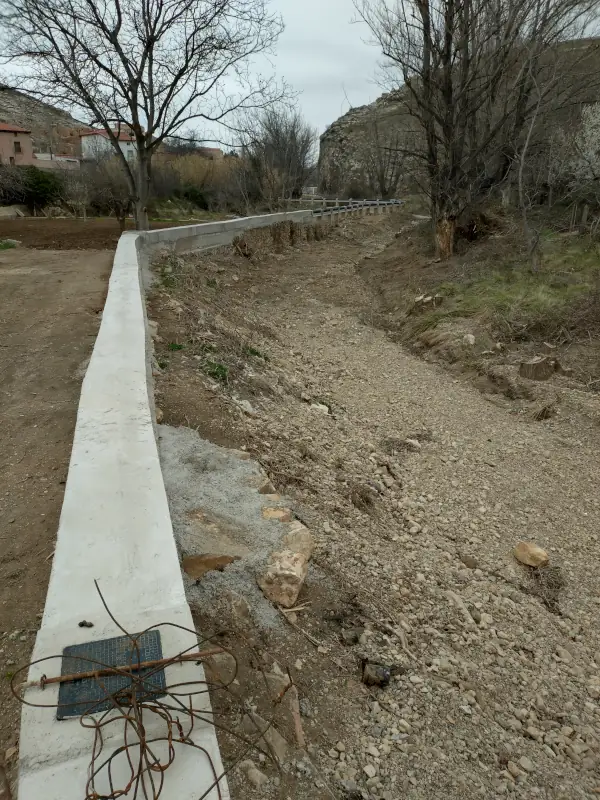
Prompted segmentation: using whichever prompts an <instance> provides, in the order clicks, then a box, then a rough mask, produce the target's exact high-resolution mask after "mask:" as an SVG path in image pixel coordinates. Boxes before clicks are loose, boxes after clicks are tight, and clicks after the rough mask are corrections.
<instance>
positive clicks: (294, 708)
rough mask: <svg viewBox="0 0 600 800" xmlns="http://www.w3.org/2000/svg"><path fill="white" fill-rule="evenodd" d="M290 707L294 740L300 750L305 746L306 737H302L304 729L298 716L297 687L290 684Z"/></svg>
mask: <svg viewBox="0 0 600 800" xmlns="http://www.w3.org/2000/svg"><path fill="white" fill-rule="evenodd" d="M289 694H290V707H291V712H292V718H293V720H294V732H295V734H296V742H297V743H298V747H299V748H300V749H301V750H304V749H305V747H306V739H305V738H304V729H303V727H302V720H301V718H300V700H299V699H298V689H297V688H296V687H295V686H294V685H292V686H290V691H289Z"/></svg>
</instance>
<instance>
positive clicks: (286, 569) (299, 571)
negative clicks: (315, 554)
mask: <svg viewBox="0 0 600 800" xmlns="http://www.w3.org/2000/svg"><path fill="white" fill-rule="evenodd" d="M307 571H308V560H307V558H306V556H305V555H303V554H302V553H294V552H293V551H292V550H281V551H280V552H277V553H272V554H271V558H270V560H269V563H268V565H267V569H266V570H265V572H264V573H263V574H262V575H261V576H260V577H259V578H257V583H258V585H259V586H260V588H261V589H262V592H263V594H264V595H265V597H266V598H267V599H268V600H270V601H271V602H272V603H277V604H278V605H281V606H284V608H291V607H292V606H293V605H294V603H295V602H296V600H297V598H298V595H299V593H300V589H301V588H302V584H303V583H304V579H305V578H306V573H307Z"/></svg>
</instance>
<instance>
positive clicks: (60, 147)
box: [0, 84, 88, 156]
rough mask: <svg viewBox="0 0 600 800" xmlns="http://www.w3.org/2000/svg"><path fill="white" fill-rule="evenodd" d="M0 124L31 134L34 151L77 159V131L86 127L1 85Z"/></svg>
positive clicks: (61, 112) (36, 100) (52, 107)
mask: <svg viewBox="0 0 600 800" xmlns="http://www.w3.org/2000/svg"><path fill="white" fill-rule="evenodd" d="M0 122H8V123H12V124H14V125H20V126H21V127H22V128H27V129H28V130H30V131H31V136H32V139H33V147H34V150H35V151H36V152H39V153H47V152H49V151H52V152H53V153H56V154H65V155H71V156H80V155H81V153H80V144H79V131H81V130H82V129H85V130H87V129H88V126H87V125H85V124H84V123H83V122H80V121H79V120H76V119H75V118H74V117H72V116H71V115H70V114H67V112H66V111H61V110H60V109H58V108H54V106H51V105H48V103H43V102H42V101H41V100H38V99H37V98H35V97H31V96H30V95H27V94H24V93H23V92H18V91H17V90H16V89H11V88H9V87H8V86H3V85H1V84H0Z"/></svg>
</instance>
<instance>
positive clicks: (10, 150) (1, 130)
mask: <svg viewBox="0 0 600 800" xmlns="http://www.w3.org/2000/svg"><path fill="white" fill-rule="evenodd" d="M34 163H35V162H34V158H33V142H32V141H31V131H28V130H25V128H19V127H18V126H17V125H9V124H8V123H6V122H0V164H4V165H7V164H15V165H16V166H20V165H23V166H27V165H29V164H34Z"/></svg>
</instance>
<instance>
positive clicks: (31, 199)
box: [23, 167, 64, 209]
mask: <svg viewBox="0 0 600 800" xmlns="http://www.w3.org/2000/svg"><path fill="white" fill-rule="evenodd" d="M23 176H24V195H25V196H24V199H23V202H24V203H25V204H26V205H27V206H28V207H29V208H30V209H34V208H44V206H48V205H51V204H52V203H55V202H57V201H58V200H60V198H61V196H62V193H63V189H64V185H63V182H62V179H61V177H60V176H59V175H56V174H55V173H54V172H50V171H49V170H45V169H38V168H37V167H24V168H23Z"/></svg>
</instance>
